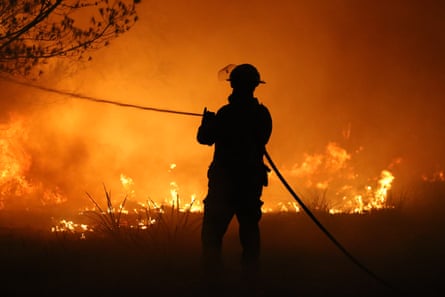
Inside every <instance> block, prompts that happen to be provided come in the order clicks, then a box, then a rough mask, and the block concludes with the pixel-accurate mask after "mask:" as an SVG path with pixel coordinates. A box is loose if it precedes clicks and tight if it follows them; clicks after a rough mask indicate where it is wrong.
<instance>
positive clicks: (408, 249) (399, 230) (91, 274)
mask: <svg viewBox="0 0 445 297" xmlns="http://www.w3.org/2000/svg"><path fill="white" fill-rule="evenodd" d="M443 213H444V212H443V209H441V208H440V207H435V208H434V209H431V205H426V206H425V205H423V206H422V207H420V208H408V209H405V210H387V211H380V212H377V213H373V214H367V215H334V216H332V215H328V214H317V215H318V217H319V220H320V221H321V222H322V223H323V224H324V225H325V226H326V228H327V229H328V230H329V231H330V232H331V233H332V234H333V235H334V236H335V237H336V238H337V239H338V241H339V242H341V243H342V244H343V245H344V246H345V247H346V248H347V249H348V251H349V252H350V253H351V254H352V255H354V256H355V257H356V258H357V259H358V260H359V261H360V262H361V263H362V264H363V265H365V266H366V267H367V268H368V269H370V270H371V271H372V272H373V273H375V275H377V276H378V277H379V278H380V279H382V280H383V281H384V282H385V284H384V283H382V282H381V281H380V280H376V279H375V278H373V277H371V276H370V275H369V274H368V273H367V272H365V271H363V270H362V269H361V268H359V267H357V266H356V265H355V264H354V263H352V262H351V261H350V260H349V259H348V258H347V257H346V256H345V255H344V254H343V253H342V252H341V251H339V250H338V249H337V248H336V247H335V245H334V244H333V243H332V242H331V241H329V240H328V239H327V238H326V237H325V236H324V235H323V233H322V232H321V231H320V230H319V229H317V227H316V226H315V225H314V224H313V222H312V221H311V220H310V219H309V217H308V216H307V215H305V214H296V213H276V214H265V215H264V216H263V219H262V221H261V230H262V273H261V276H260V278H259V279H258V280H257V281H256V286H255V288H252V287H247V286H246V285H245V283H244V282H242V281H241V270H240V267H239V263H238V262H239V254H240V247H239V242H238V237H237V236H238V235H237V223H236V221H233V222H232V224H231V226H230V228H229V231H228V233H227V234H226V237H225V241H224V257H225V258H224V260H225V271H224V274H223V275H222V277H221V279H220V280H219V281H218V282H215V283H213V284H211V285H206V283H205V282H204V281H203V280H204V276H203V275H202V273H201V270H200V266H199V251H200V247H199V221H200V215H196V216H195V217H193V218H191V220H192V221H193V222H194V223H196V224H197V225H198V228H190V230H188V231H187V232H185V233H184V234H179V235H175V236H174V237H169V238H160V237H159V235H157V236H158V237H153V236H152V237H150V236H145V235H144V236H141V235H140V234H137V232H136V233H135V234H131V232H124V234H123V235H120V236H114V237H113V236H101V235H100V234H91V235H90V234H89V235H87V238H86V239H80V236H79V234H67V233H58V234H56V233H51V232H49V229H36V228H34V227H30V226H29V225H28V226H26V225H25V226H23V225H22V226H20V227H18V226H8V224H7V222H8V218H7V213H6V212H2V213H0V263H1V264H0V265H1V269H2V277H1V287H2V292H4V293H2V296H37V295H38V296H443V293H442V288H443V283H444V281H445V274H444V273H443V269H442V267H443V266H444V264H445V237H444V236H443V235H444V231H443V226H444V223H445V218H444V216H443V215H442V214H443ZM387 285H389V286H387Z"/></svg>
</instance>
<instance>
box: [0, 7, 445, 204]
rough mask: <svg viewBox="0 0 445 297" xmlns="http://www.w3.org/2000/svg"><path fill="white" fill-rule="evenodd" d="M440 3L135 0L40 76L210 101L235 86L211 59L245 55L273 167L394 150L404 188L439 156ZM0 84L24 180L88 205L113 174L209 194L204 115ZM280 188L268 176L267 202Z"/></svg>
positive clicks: (105, 92) (173, 104)
mask: <svg viewBox="0 0 445 297" xmlns="http://www.w3.org/2000/svg"><path fill="white" fill-rule="evenodd" d="M440 6H442V7H440ZM443 8H444V7H443V4H441V3H439V2H438V1H424V2H422V3H420V2H418V1H389V2H388V1H360V2H357V1H346V0H344V1H329V2H326V1H290V0H289V1H278V2H277V1H266V0H263V1H258V0H257V1H250V0H249V1H241V2H240V1H232V0H229V1H223V2H221V1H198V0H195V1H172V0H167V1H162V3H151V2H149V1H143V2H142V3H141V4H140V5H139V15H140V21H139V23H137V24H136V26H135V27H134V28H133V29H132V30H131V31H130V32H128V33H126V34H124V35H123V36H121V37H120V38H118V39H116V40H114V42H112V43H111V45H110V46H109V47H107V48H104V49H101V50H99V51H97V52H95V53H92V56H93V60H92V61H90V62H88V63H86V64H73V63H71V62H67V61H62V62H57V63H56V64H54V65H53V68H52V69H51V70H50V71H47V73H46V75H45V76H44V77H43V78H42V79H41V81H39V83H41V84H42V85H46V86H51V87H54V88H58V89H63V90H69V91H74V92H78V93H82V94H85V95H89V96H95V97H100V98H106V99H109V100H118V101H122V102H126V103H132V104H140V105H146V106H153V107H159V108H170V109H176V110H183V111H190V112H201V111H202V110H203V108H204V107H207V108H208V109H210V110H214V111H216V110H217V109H218V108H219V107H220V106H221V105H223V104H225V103H226V98H227V95H228V94H229V93H230V87H229V85H228V84H226V83H225V82H221V81H219V80H218V77H217V72H218V70H220V69H221V68H222V67H224V66H226V65H227V64H230V63H234V64H239V63H252V64H254V65H255V66H257V67H258V69H259V70H260V72H261V75H262V79H264V80H265V81H266V82H267V83H266V84H265V85H262V86H260V87H259V88H258V89H257V93H256V95H257V96H258V98H259V100H260V101H261V102H262V103H264V104H265V105H266V106H267V107H268V108H269V109H270V111H271V113H272V117H273V122H274V128H273V134H272V137H271V140H270V143H269V145H268V151H269V152H270V154H271V155H272V157H273V158H274V159H275V161H276V163H277V164H279V166H280V167H281V168H284V169H288V170H290V169H291V168H295V166H297V165H298V164H301V163H302V162H303V161H304V156H305V154H316V153H319V152H322V151H324V149H325V147H326V146H327V144H328V143H331V142H335V143H338V144H339V145H340V146H341V147H343V148H345V149H346V150H348V151H349V152H350V153H351V152H356V151H360V154H358V155H359V157H357V158H358V159H357V160H354V161H355V162H356V163H355V164H354V165H356V166H357V167H359V168H356V170H357V171H359V172H360V173H361V174H363V175H364V176H370V177H376V176H378V175H379V174H380V172H381V170H383V169H387V168H388V167H390V166H391V164H395V160H402V161H401V162H397V165H396V166H393V167H392V170H394V175H395V177H396V179H395V181H394V183H395V186H396V185H399V187H400V188H403V187H407V186H409V183H410V182H411V181H415V180H417V179H419V178H420V177H421V175H422V174H424V173H428V172H431V171H432V170H434V169H436V168H444V167H445V166H444V165H445V164H444V163H445V158H444V156H443V151H444V148H445V147H444V146H445V145H444V141H443V137H442V134H443V133H442V127H444V124H445V123H444V122H445V120H444V117H443V116H442V114H441V113H442V110H443V108H444V101H443V98H442V97H443V94H444V91H445V84H444V83H443V82H444V78H445V71H444V69H445V58H444V56H443V52H445V39H444V38H443V31H444V29H445V15H444V14H445V13H444V11H445V10H444V9H443ZM0 84H1V85H0V87H1V88H2V100H1V101H0V107H1V112H0V118H1V122H7V121H8V119H9V115H10V114H11V113H18V114H21V115H23V116H24V118H26V121H27V123H28V125H29V126H28V127H29V138H28V142H27V143H26V148H27V150H29V153H30V154H31V155H32V160H33V161H32V162H33V163H32V166H31V170H30V173H29V174H30V175H31V178H32V179H33V180H36V179H38V180H44V181H45V182H47V183H49V184H51V185H52V186H56V185H57V186H58V187H60V188H61V189H62V191H64V192H65V193H66V194H67V195H69V196H70V200H71V201H76V203H78V204H79V205H81V204H83V203H84V202H85V201H86V199H85V197H84V192H85V191H88V192H91V193H94V195H101V191H102V184H106V185H107V186H109V187H110V188H112V190H113V191H114V192H115V193H116V195H117V194H119V193H121V191H122V188H121V186H120V183H119V175H120V174H121V173H124V174H125V175H127V176H130V177H131V178H133V180H134V184H135V187H136V195H139V197H140V199H142V200H144V199H148V198H154V199H159V198H160V197H162V198H160V199H161V200H162V199H163V198H164V197H166V196H168V195H169V194H168V193H169V182H170V181H173V180H174V181H176V182H177V184H178V186H179V190H178V192H179V193H180V194H181V193H184V194H183V195H184V196H185V197H184V198H186V197H187V196H188V195H189V194H192V193H196V194H197V195H198V198H203V195H205V191H206V182H207V180H206V170H207V166H208V164H209V162H210V160H211V157H212V148H211V147H205V146H201V145H198V144H197V142H196V140H195V135H196V129H197V127H198V126H199V118H189V117H184V116H172V115H168V114H156V113H152V112H144V111H137V110H132V109H123V108H119V107H114V106H106V105H100V104H96V103H90V102H81V101H77V100H75V99H72V98H63V97H60V96H58V95H53V94H48V93H44V92H42V91H38V90H32V89H26V88H24V87H19V86H14V85H10V84H7V83H6V82H2V81H0ZM171 163H175V164H177V167H176V168H175V169H174V170H171V169H170V164H171ZM301 182H302V181H300V180H298V179H295V180H292V181H291V183H292V184H295V185H296V187H298V185H299V183H301ZM284 195H285V194H283V191H282V190H281V189H280V185H279V184H278V182H275V181H274V180H272V183H271V186H270V187H269V188H268V189H267V191H266V192H265V200H266V202H267V201H275V200H280V199H282V198H283V196H284ZM289 199H290V198H289Z"/></svg>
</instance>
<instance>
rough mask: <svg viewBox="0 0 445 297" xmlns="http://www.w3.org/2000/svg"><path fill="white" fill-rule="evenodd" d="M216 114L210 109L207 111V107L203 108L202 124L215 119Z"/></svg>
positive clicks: (209, 122)
mask: <svg viewBox="0 0 445 297" xmlns="http://www.w3.org/2000/svg"><path fill="white" fill-rule="evenodd" d="M215 117H216V114H215V113H214V112H212V111H208V110H207V107H206V108H204V113H203V115H202V124H203V125H207V124H211V123H213V122H214V121H215Z"/></svg>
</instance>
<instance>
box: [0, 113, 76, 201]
mask: <svg viewBox="0 0 445 297" xmlns="http://www.w3.org/2000/svg"><path fill="white" fill-rule="evenodd" d="M27 141H28V129H27V126H26V122H25V120H24V119H23V118H20V117H17V116H11V118H10V121H9V122H8V123H6V124H0V209H4V208H6V207H8V206H9V205H15V204H23V203H25V204H26V203H30V202H32V201H33V200H32V199H33V198H37V199H36V200H37V202H39V204H40V205H42V206H45V205H54V204H62V203H64V202H66V201H67V200H68V199H67V197H66V196H65V195H64V193H63V191H62V190H61V189H60V188H59V187H58V186H54V187H46V186H45V185H44V183H43V182H42V181H32V180H31V178H30V177H29V176H28V175H29V172H30V169H31V166H32V159H31V155H30V153H29V152H28V151H27V150H26V146H25V143H26V142H27Z"/></svg>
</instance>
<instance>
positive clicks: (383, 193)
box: [278, 142, 401, 214]
mask: <svg viewBox="0 0 445 297" xmlns="http://www.w3.org/2000/svg"><path fill="white" fill-rule="evenodd" d="M362 150H363V148H362V147H360V148H359V149H357V150H355V153H359V152H361V151H362ZM353 156H354V155H353V154H351V153H349V152H348V151H347V150H346V149H345V148H343V147H341V146H340V145H339V144H338V143H335V142H329V143H328V144H327V145H326V147H325V151H324V153H315V154H305V155H304V160H303V162H302V163H301V164H295V165H294V166H293V167H292V169H291V170H290V176H294V177H296V178H298V179H299V181H300V183H303V188H305V189H306V191H307V192H308V193H310V194H308V195H303V196H309V197H306V199H305V200H310V199H307V198H312V201H306V202H309V203H312V204H313V205H312V206H313V208H315V209H318V210H327V211H329V213H331V214H337V213H365V212H369V211H372V210H377V209H382V208H387V207H390V205H388V199H387V198H388V194H389V190H390V189H391V186H392V182H393V180H394V175H393V174H392V173H391V172H390V171H389V170H388V169H384V170H382V171H381V173H380V177H379V178H378V181H377V182H376V183H375V184H374V182H373V183H369V184H367V185H365V186H363V187H357V186H354V185H355V184H359V183H364V182H363V180H364V178H363V177H361V176H360V175H359V174H358V173H357V172H356V170H355V168H354V167H353V166H352V164H351V163H352V160H353ZM400 163H401V159H400V158H398V159H396V161H394V162H392V163H391V164H389V166H388V168H393V167H395V165H397V164H400ZM360 180H362V181H361V182H360ZM368 181H369V179H368ZM278 210H279V211H288V206H287V205H285V204H279V205H278Z"/></svg>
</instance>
